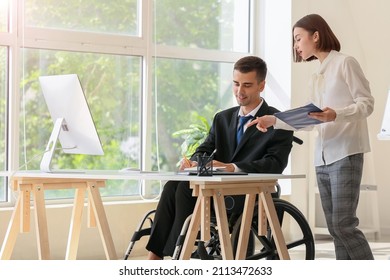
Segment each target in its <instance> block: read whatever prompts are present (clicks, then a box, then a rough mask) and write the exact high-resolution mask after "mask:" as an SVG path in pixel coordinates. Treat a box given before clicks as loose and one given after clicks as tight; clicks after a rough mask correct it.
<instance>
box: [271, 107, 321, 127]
mask: <svg viewBox="0 0 390 280" xmlns="http://www.w3.org/2000/svg"><path fill="white" fill-rule="evenodd" d="M310 112H322V110H321V109H320V108H318V107H317V106H315V105H314V104H313V103H310V104H307V105H305V106H302V107H298V108H295V109H291V110H287V111H284V112H279V113H275V114H274V115H275V117H277V118H278V119H280V120H281V121H283V122H285V123H287V124H288V125H290V126H292V127H293V128H295V129H301V128H304V127H307V126H310V125H316V124H320V123H322V121H319V120H316V119H312V118H310V117H309V116H308V115H309V113H310Z"/></svg>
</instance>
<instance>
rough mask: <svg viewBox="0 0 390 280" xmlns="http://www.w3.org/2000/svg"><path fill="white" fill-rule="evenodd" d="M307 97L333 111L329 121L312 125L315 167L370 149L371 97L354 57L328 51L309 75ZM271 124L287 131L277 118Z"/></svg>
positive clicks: (321, 106)
mask: <svg viewBox="0 0 390 280" xmlns="http://www.w3.org/2000/svg"><path fill="white" fill-rule="evenodd" d="M309 99H310V101H311V102H313V103H314V104H316V105H317V106H318V107H319V108H325V107H329V108H332V109H333V110H335V111H336V114H337V116H336V119H335V120H334V121H333V122H326V123H322V124H319V125H316V128H317V129H318V132H319V134H318V138H317V141H316V149H315V155H314V164H315V166H320V165H325V164H331V163H333V162H335V161H338V160H340V159H342V158H345V157H347V156H349V155H354V154H358V153H366V152H369V151H370V142H369V135H368V127H367V117H368V116H369V115H370V114H371V113H372V111H373V110H374V98H373V97H372V95H371V91H370V86H369V82H368V81H367V79H366V78H365V76H364V73H363V71H362V69H361V67H360V65H359V63H358V62H357V61H356V59H355V58H353V57H351V56H347V55H345V54H342V53H339V52H337V51H331V52H330V53H329V55H328V56H327V57H326V58H325V60H324V61H323V62H322V63H321V64H320V67H319V69H318V71H317V73H315V74H313V77H312V80H311V82H310V98H309ZM274 127H275V128H276V129H278V128H281V129H289V130H291V127H290V126H286V124H285V123H283V122H282V121H280V120H278V119H277V121H276V124H275V126H274ZM306 130H307V129H306Z"/></svg>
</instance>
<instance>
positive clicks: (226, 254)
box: [213, 190, 233, 260]
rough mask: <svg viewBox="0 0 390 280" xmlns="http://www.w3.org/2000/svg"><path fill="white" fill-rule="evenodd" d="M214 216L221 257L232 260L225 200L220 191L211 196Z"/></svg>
mask: <svg viewBox="0 0 390 280" xmlns="http://www.w3.org/2000/svg"><path fill="white" fill-rule="evenodd" d="M213 198H214V208H215V215H216V218H217V224H218V236H219V240H220V242H221V251H222V257H223V259H225V260H233V249H232V243H231V240H230V233H229V226H228V221H227V214H226V206H225V199H224V196H223V192H222V190H215V192H214V194H213Z"/></svg>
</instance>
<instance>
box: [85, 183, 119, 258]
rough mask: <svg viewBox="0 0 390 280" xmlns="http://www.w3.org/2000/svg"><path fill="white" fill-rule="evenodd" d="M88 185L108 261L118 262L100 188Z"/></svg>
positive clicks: (93, 184) (92, 184) (91, 184)
mask: <svg viewBox="0 0 390 280" xmlns="http://www.w3.org/2000/svg"><path fill="white" fill-rule="evenodd" d="M87 185H88V188H87V189H88V195H89V196H90V198H91V200H90V202H91V203H92V208H93V211H94V213H95V217H96V221H97V226H98V229H99V232H100V236H101V238H102V242H103V247H104V252H105V254H106V258H107V259H108V260H117V259H118V257H117V255H116V252H115V246H114V241H113V240H112V236H111V232H110V228H109V225H108V221H107V216H106V213H105V211H104V207H103V202H102V198H101V196H100V193H99V189H98V187H96V186H95V185H96V184H95V183H93V182H87Z"/></svg>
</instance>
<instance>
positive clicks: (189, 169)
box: [184, 166, 225, 171]
mask: <svg viewBox="0 0 390 280" xmlns="http://www.w3.org/2000/svg"><path fill="white" fill-rule="evenodd" d="M197 170H198V167H197V166H194V167H187V168H184V171H197ZM224 170H225V167H223V166H219V167H217V166H213V171H224Z"/></svg>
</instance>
